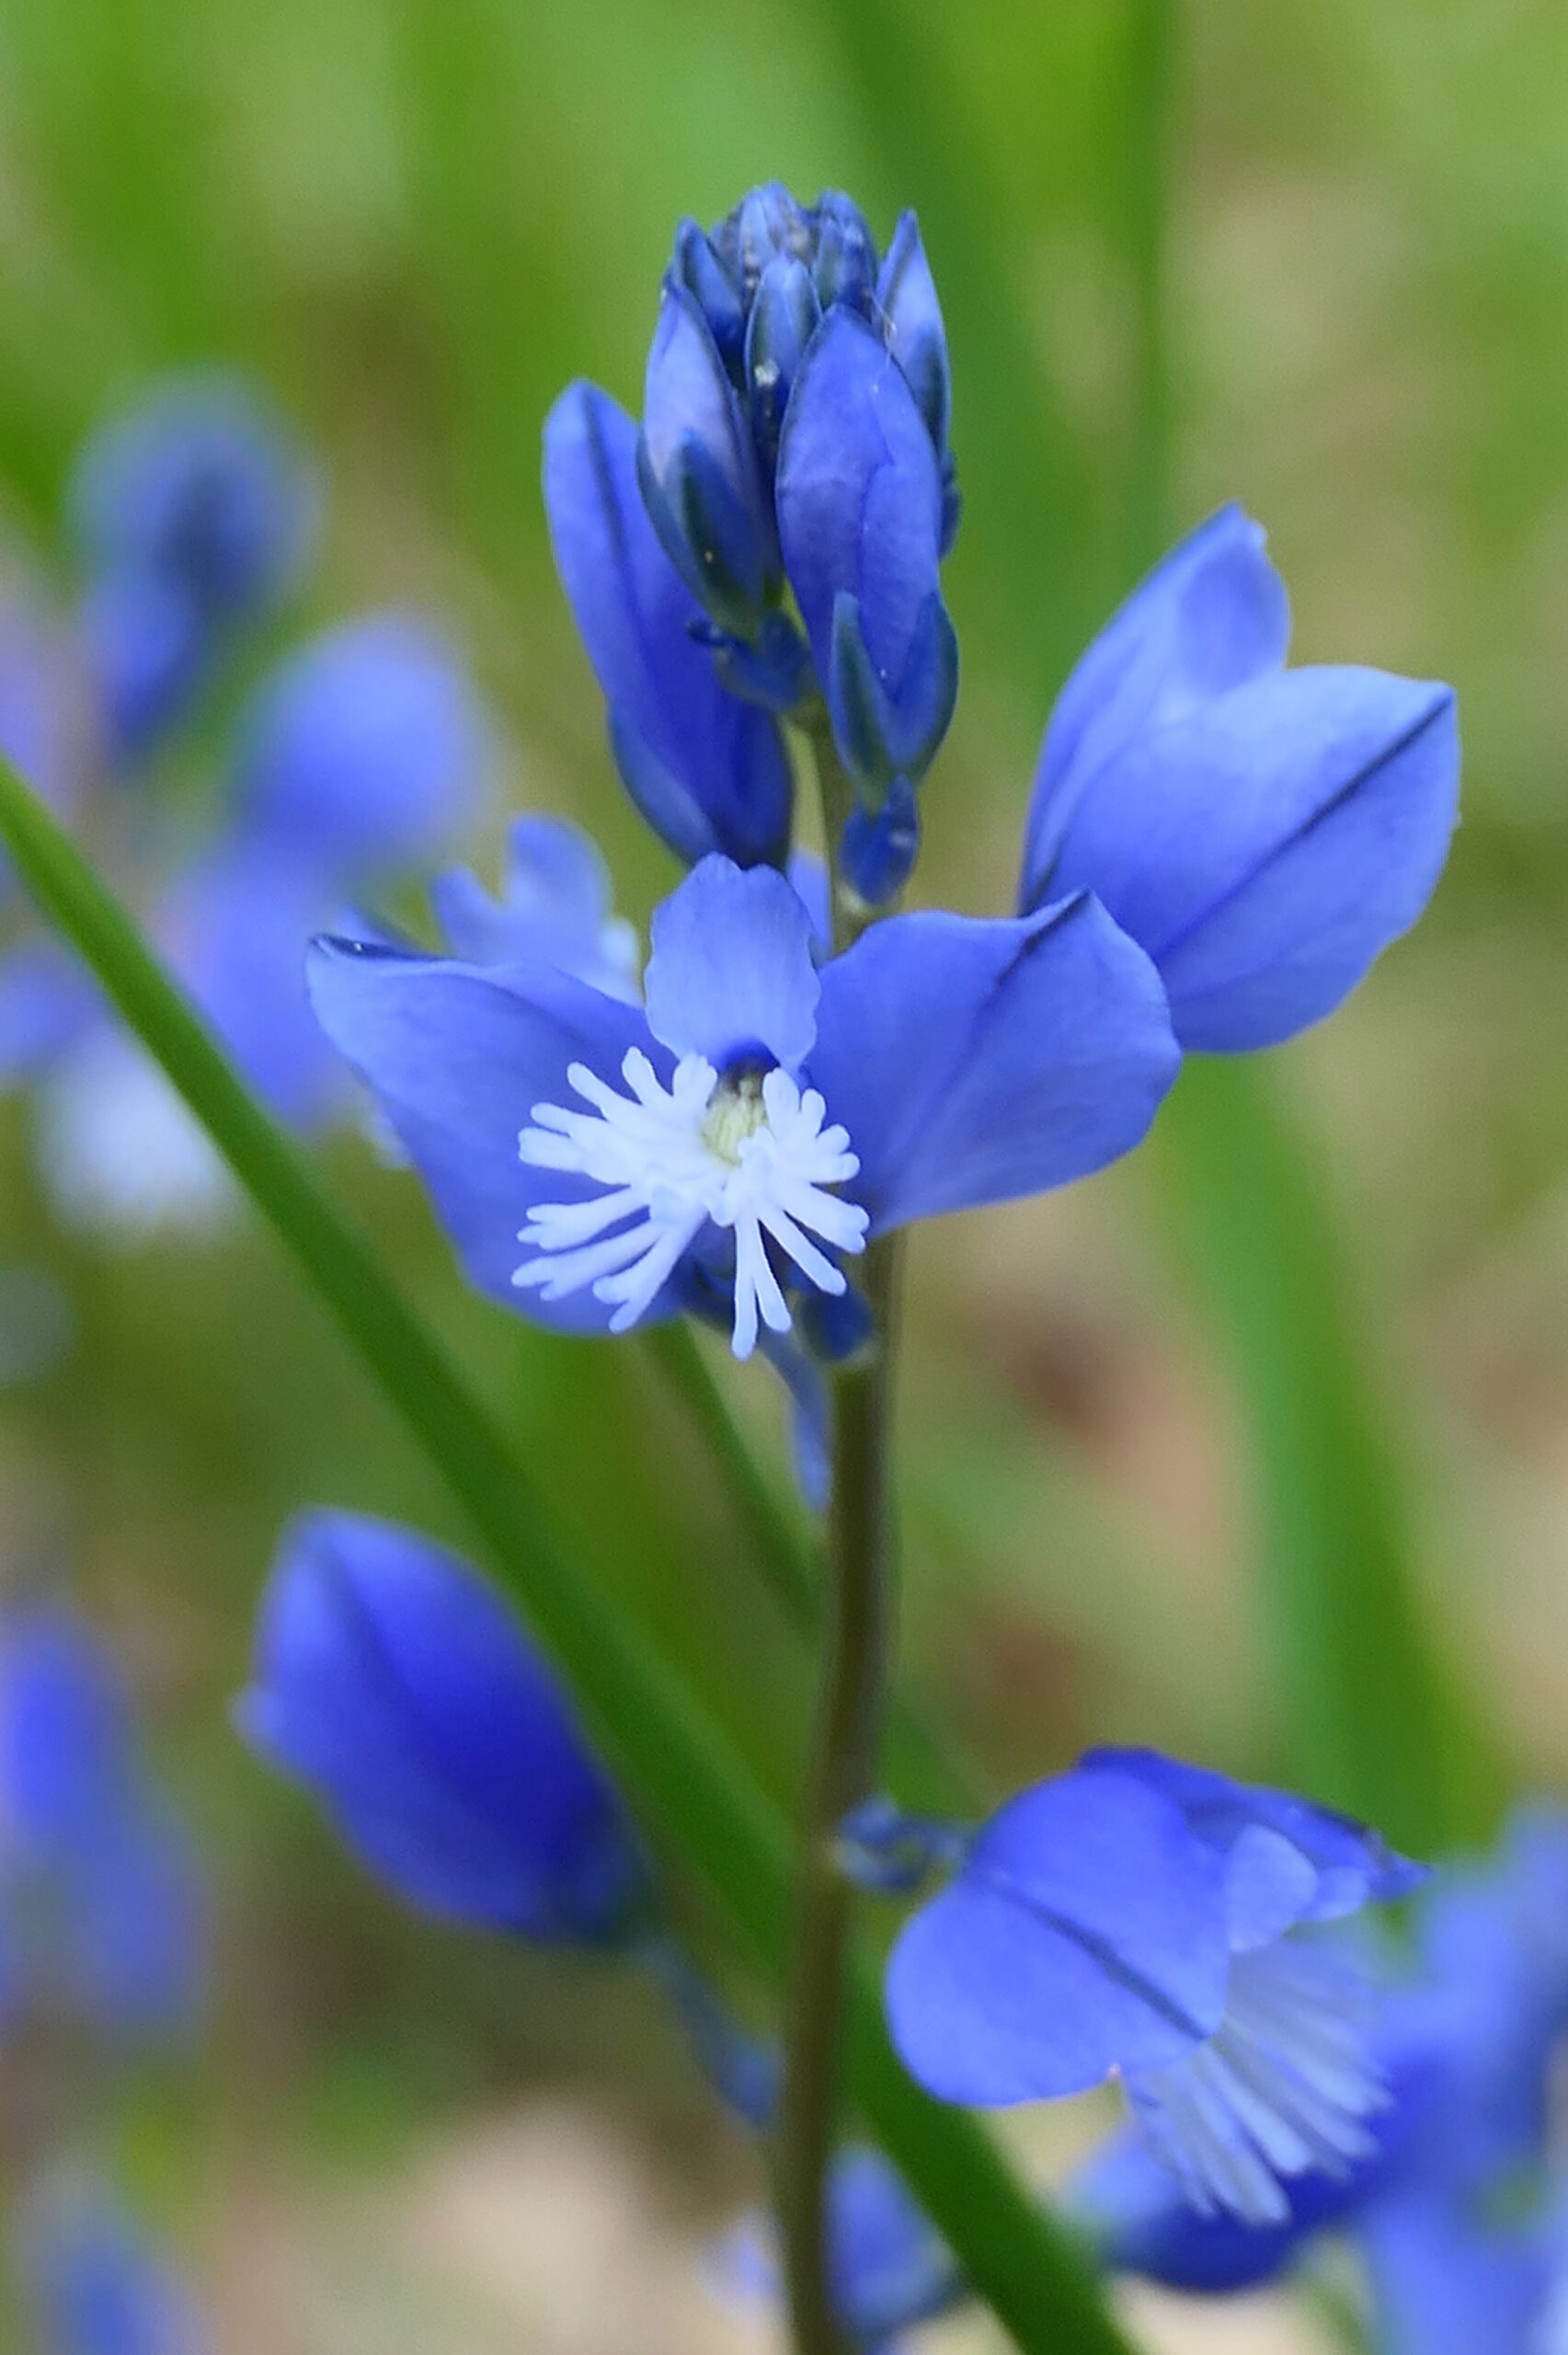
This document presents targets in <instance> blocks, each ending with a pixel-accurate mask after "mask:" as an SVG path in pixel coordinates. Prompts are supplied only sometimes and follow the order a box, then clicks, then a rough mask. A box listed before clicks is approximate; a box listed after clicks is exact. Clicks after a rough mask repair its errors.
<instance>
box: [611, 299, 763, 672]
mask: <svg viewBox="0 0 1568 2355" xmlns="http://www.w3.org/2000/svg"><path fill="white" fill-rule="evenodd" d="M637 479H638V481H639V483H640V484H641V487H642V493H643V499H644V502H645V504H646V505H647V511H648V519H649V521H650V522H651V523H652V524H653V527H654V530H655V531H656V532H657V533H658V537H659V540H660V543H661V544H662V546H663V548H664V551H665V554H666V555H667V556H668V557H669V558H670V562H671V564H673V566H674V567H675V569H676V570H677V572H679V573H680V575H681V579H682V580H684V581H685V583H686V586H687V587H688V589H690V590H691V592H692V595H693V596H694V597H695V598H696V599H697V601H698V603H700V604H701V605H702V606H703V607H704V610H705V611H706V612H707V613H709V614H710V615H712V616H713V618H714V620H715V621H716V622H717V623H718V624H719V626H721V627H722V628H724V629H727V630H731V631H733V632H734V634H735V635H736V636H737V637H738V638H753V637H754V636H755V635H756V632H757V630H758V628H759V626H760V625H761V617H762V610H763V607H764V605H765V603H766V602H767V600H768V597H769V594H770V592H771V588H772V584H773V579H774V577H775V576H776V572H777V567H778V555H777V548H776V544H775V541H774V534H773V521H772V517H771V514H770V512H769V511H768V508H767V506H766V505H765V503H764V497H763V490H762V485H761V477H760V476H759V473H758V467H757V457H756V452H755V449H754V447H753V444H752V439H751V434H750V429H749V427H748V425H747V422H746V419H745V417H744V416H743V414H742V412H741V408H740V404H739V401H738V398H737V396H736V391H735V387H734V385H732V384H731V383H730V380H729V378H728V377H727V375H726V373H725V368H724V362H723V361H722V360H721V359H720V357H719V351H718V347H717V345H716V344H715V341H714V339H713V335H712V332H711V331H710V329H709V327H708V323H707V321H706V319H705V318H704V316H703V314H702V311H701V310H700V309H699V308H698V305H697V304H696V302H695V301H694V300H693V298H692V295H690V294H689V293H687V291H686V289H685V288H684V287H683V286H681V285H679V284H677V283H676V282H675V281H673V280H671V281H666V285H665V289H664V298H663V301H662V304H661V305H660V308H659V315H658V327H657V329H656V330H655V334H654V339H653V349H652V350H651V351H650V353H649V354H648V365H647V384H646V386H645V388H644V396H643V423H642V431H641V434H640V436H639V437H638V442H637Z"/></svg>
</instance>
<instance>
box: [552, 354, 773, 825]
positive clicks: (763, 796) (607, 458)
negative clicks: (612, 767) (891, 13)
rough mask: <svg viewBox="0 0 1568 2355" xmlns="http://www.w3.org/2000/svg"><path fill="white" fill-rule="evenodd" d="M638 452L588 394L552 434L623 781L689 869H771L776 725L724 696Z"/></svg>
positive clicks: (575, 388) (555, 531) (568, 408)
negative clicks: (720, 856) (709, 861)
mask: <svg viewBox="0 0 1568 2355" xmlns="http://www.w3.org/2000/svg"><path fill="white" fill-rule="evenodd" d="M636 448H637V429H636V427H635V424H634V423H633V421H632V419H630V418H629V417H628V416H627V415H626V413H625V411H624V409H623V408H619V407H618V406H617V404H616V403H615V402H614V401H612V399H611V398H610V397H609V396H608V394H605V393H601V392H600V391H599V390H598V388H597V387H596V386H594V385H583V384H578V385H571V386H569V387H568V389H567V391H566V392H565V393H563V394H562V396H561V397H560V399H559V400H558V401H557V402H556V404H555V408H553V409H552V410H551V412H550V416H549V419H548V420H547V421H546V424H545V428H544V503H545V508H546V511H547V513H548V517H549V524H550V540H551V546H552V547H553V548H554V550H555V565H556V569H557V570H558V571H559V573H560V576H561V581H562V585H563V586H564V588H565V590H566V592H567V601H568V603H570V605H571V608H572V614H573V617H574V619H575V620H576V622H577V626H578V631H579V633H580V634H581V637H582V640H583V644H584V646H585V647H586V649H587V650H588V658H589V661H590V662H591V664H592V665H593V670H594V674H595V676H596V677H597V678H598V681H599V684H600V686H601V689H602V690H603V693H604V697H605V701H606V702H607V703H608V705H609V707H610V724H611V736H612V743H613V745H614V748H615V752H616V760H617V763H618V765H619V766H620V769H621V773H622V776H623V778H624V781H625V784H626V787H627V790H628V791H629V792H630V793H631V795H632V798H633V799H634V800H635V802H636V803H637V805H638V807H639V808H640V809H641V810H642V811H643V814H644V815H645V817H647V820H648V821H649V823H650V824H652V825H653V826H654V828H655V829H656V831H657V832H658V833H659V834H660V835H661V837H662V838H663V839H664V841H666V842H667V843H668V844H670V848H671V849H672V850H674V851H675V852H676V853H677V855H678V856H681V857H682V858H684V859H685V860H686V861H687V862H688V864H693V863H694V862H695V861H696V860H697V859H699V858H702V857H704V856H706V855H707V854H708V853H709V852H711V851H715V850H722V851H724V852H726V853H727V855H728V856H730V857H731V858H734V859H737V860H738V862H739V863H740V865H742V866H748V867H749V866H753V865H755V864H757V863H758V862H759V861H762V860H771V861H773V862H775V863H776V862H777V861H779V860H782V858H783V857H784V854H785V851H786V849H787V847H788V842H789V831H790V816H791V810H792V806H793V785H792V782H791V776H790V768H789V762H788V758H787V756H786V754H785V752H784V742H783V739H782V738H781V736H780V733H779V728H778V723H777V721H776V720H775V719H774V718H773V716H772V715H771V714H770V713H767V712H764V711H761V710H759V709H757V708H756V707H754V706H751V705H749V704H745V703H741V702H739V701H738V699H737V698H736V697H735V696H733V695H728V694H727V692H726V691H725V689H724V688H723V687H722V686H721V685H720V684H719V682H718V679H717V677H716V675H715V671H714V663H713V658H712V656H711V654H710V653H709V652H708V651H707V650H706V649H705V648H704V647H703V646H701V645H699V644H698V643H697V641H696V639H695V638H693V637H692V630H691V625H692V623H693V622H695V621H698V620H699V619H700V618H701V609H700V607H699V606H698V604H697V602H696V600H695V598H694V597H693V596H692V592H691V591H690V590H689V589H688V588H687V587H686V585H685V583H684V582H683V581H682V580H681V577H680V575H679V573H678V572H677V571H676V569H675V568H674V566H673V565H672V564H671V563H670V558H669V557H668V556H667V555H666V554H665V552H664V549H663V548H662V547H661V546H660V545H659V542H658V537H657V535H656V534H655V532H654V529H653V526H652V524H651V523H649V522H648V519H647V511H646V509H645V507H644V505H643V499H642V493H641V491H640V489H639V488H638V486H637V468H636Z"/></svg>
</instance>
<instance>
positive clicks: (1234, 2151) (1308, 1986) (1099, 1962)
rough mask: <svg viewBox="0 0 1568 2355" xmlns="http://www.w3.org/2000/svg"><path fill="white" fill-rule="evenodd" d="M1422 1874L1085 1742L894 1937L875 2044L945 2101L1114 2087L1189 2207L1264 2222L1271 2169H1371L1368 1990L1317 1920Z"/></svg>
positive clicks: (1201, 1776)
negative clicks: (886, 2037)
mask: <svg viewBox="0 0 1568 2355" xmlns="http://www.w3.org/2000/svg"><path fill="white" fill-rule="evenodd" d="M1419 1878H1420V1872H1419V1868H1418V1867H1414V1866H1412V1865H1409V1864H1407V1863H1405V1862H1404V1861H1403V1860H1402V1858H1399V1857H1396V1856H1394V1855H1391V1853H1390V1851H1389V1850H1388V1849H1387V1848H1386V1847H1385V1846H1384V1845H1383V1844H1382V1842H1381V1841H1380V1840H1379V1838H1378V1836H1377V1835H1376V1833H1374V1832H1368V1831H1365V1830H1364V1829H1363V1828H1362V1827H1361V1826H1360V1825H1358V1824H1354V1823H1351V1822H1350V1821H1347V1820H1346V1819H1345V1818H1344V1817H1342V1816H1337V1815H1333V1814H1330V1813H1328V1812H1327V1811H1325V1810H1324V1809H1320V1808H1315V1807H1312V1806H1310V1804H1309V1803H1308V1802H1307V1801H1305V1800H1301V1799H1296V1798H1290V1797H1288V1795H1286V1794H1285V1793H1283V1792H1276V1791H1268V1790H1256V1789H1253V1788H1250V1787H1248V1786H1244V1785H1241V1784H1237V1783H1232V1782H1230V1780H1229V1779H1228V1778H1227V1777H1226V1776H1224V1775H1214V1774H1209V1773H1207V1772H1206V1771H1204V1770H1202V1769H1199V1768H1196V1767H1189V1766H1184V1765H1181V1764H1178V1763H1176V1762H1174V1761H1172V1760H1168V1759H1164V1758H1161V1757H1159V1756H1157V1755H1156V1754H1155V1753H1153V1752H1148V1751H1095V1752H1090V1753H1089V1754H1088V1756H1086V1757H1085V1758H1084V1759H1083V1760H1082V1762H1081V1763H1080V1764H1079V1765H1078V1766H1077V1767H1076V1768H1075V1769H1074V1770H1073V1771H1072V1772H1071V1773H1070V1774H1067V1775H1060V1776H1059V1777H1058V1778H1057V1779H1056V1780H1054V1781H1052V1782H1047V1783H1042V1784H1040V1785H1038V1786H1036V1787H1035V1788H1034V1789H1032V1790H1029V1791H1025V1792H1024V1793H1023V1794H1022V1796H1021V1797H1019V1798H1015V1799H1013V1800H1012V1801H1011V1802H1010V1803H1009V1804H1008V1805H1007V1806H1006V1807H1004V1808H1003V1809H1001V1811H1000V1813H998V1814H997V1815H995V1816H993V1817H992V1818H991V1819H990V1821H989V1822H988V1823H987V1824H986V1825H985V1826H984V1827H983V1828H982V1829H981V1830H980V1832H978V1833H977V1834H976V1836H975V1839H974V1841H973V1843H972V1844H971V1845H970V1847H969V1850H968V1853H967V1857H966V1859H965V1862H964V1864H963V1865H962V1867H960V1869H959V1871H958V1873H957V1874H956V1877H955V1878H954V1879H953V1880H952V1881H951V1882H950V1883H949V1885H948V1886H947V1887H946V1888H945V1889H944V1890H943V1891H942V1892H941V1893H940V1894H939V1895H938V1896H936V1897H935V1898H933V1900H932V1901H930V1902H929V1903H928V1904H926V1905H925V1906H924V1907H922V1908H921V1911H920V1912H919V1913H916V1914H915V1915H914V1917H913V1918H912V1919H911V1920H910V1923H909V1924H907V1925H906V1927H905V1929H904V1931H903V1933H902V1935H901V1936H900V1937H899V1939H898V1945H897V1946H896V1947H895V1948H894V1951H893V1955H892V1959H891V1961H890V1963H889V1965H888V1970H887V2016H888V2021H889V2025H890V2028H891V2030H892V2034H893V2039H894V2041H895V2043H896V2044H897V2046H898V2050H899V2051H900V2053H901V2054H902V2056H903V2058H904V2061H905V2063H906V2065H907V2066H908V2067H909V2068H910V2071H911V2072H912V2074H914V2075H915V2076H916V2077H917V2078H918V2079H919V2080H920V2082H921V2084H922V2085H925V2086H926V2087H927V2088H928V2089H929V2090H930V2091H931V2092H933V2093H934V2094H936V2095H938V2096H939V2097H942V2098H943V2099H945V2100H948V2101H961V2102H970V2103H977V2104H979V2105H981V2106H984V2107H997V2106H1001V2105H1005V2104H1011V2103H1014V2102H1021V2101H1030V2100H1038V2099H1042V2098H1049V2097H1059V2096H1061V2095H1065V2094H1072V2093H1080V2092H1083V2091H1085V2090H1087V2089H1088V2088H1089V2087H1090V2086H1093V2085H1099V2084H1101V2083H1102V2082H1103V2081H1104V2079H1106V2078H1107V2077H1110V2076H1112V2075H1116V2076H1118V2077H1119V2078H1120V2080H1121V2082H1122V2084H1123V2086H1124V2087H1125V2090H1126V2093H1127V2099H1128V2102H1129V2104H1130V2106H1131V2108H1132V2110H1133V2114H1134V2116H1135V2117H1136V2119H1137V2120H1138V2122H1139V2126H1140V2127H1141V2128H1142V2130H1143V2132H1144V2134H1145V2136H1146V2137H1147V2139H1148V2141H1149V2142H1150V2145H1151V2146H1152V2148H1153V2149H1154V2150H1155V2152H1156V2153H1157V2154H1158V2155H1159V2157H1160V2158H1161V2159H1162V2161H1163V2162H1164V2164H1165V2165H1166V2166H1167V2167H1168V2168H1169V2169H1170V2170H1171V2172H1172V2174H1173V2176H1174V2177H1175V2178H1176V2179H1177V2181H1178V2182H1179V2184H1180V2186H1181V2188H1182V2190H1183V2191H1184V2193H1185V2196H1186V2198H1187V2200H1189V2201H1190V2203H1191V2204H1192V2205H1193V2206H1194V2207H1195V2208H1196V2209H1197V2210H1198V2211H1200V2212H1203V2213H1211V2212H1215V2211H1223V2212H1225V2213H1228V2214H1230V2215H1232V2216H1236V2217H1240V2218H1242V2219H1243V2220H1244V2221H1246V2222H1249V2223H1258V2224H1273V2223H1282V2222H1284V2221H1285V2219H1286V2217H1287V2215H1288V2200H1287V2197H1286V2194H1285V2193H1284V2191H1283V2190H1282V2188H1281V2182H1282V2179H1283V2180H1288V2179H1289V2178H1291V2177H1297V2176H1302V2175H1306V2174H1309V2173H1310V2172H1312V2171H1313V2170H1322V2171H1324V2172H1327V2173H1329V2174H1333V2173H1336V2172H1339V2173H1343V2172H1344V2171H1345V2169H1346V2168H1348V2167H1352V2166H1354V2165H1357V2164H1358V2163H1360V2162H1362V2161H1363V2160H1366V2159H1368V2157H1370V2156H1371V2154H1372V2153H1373V2152H1374V2150H1375V2148H1376V2144H1375V2142H1374V2140H1373V2136H1372V2132H1371V2128H1370V2124H1369V2121H1370V2120H1371V2119H1374V2118H1375V2117H1376V2115H1377V2113H1378V2112H1379V2110H1380V2109H1381V2108H1383V2107H1384V2106H1385V2103H1386V2100H1387V2094H1386V2090H1385V2087H1384V2085H1383V2082H1382V2079H1381V2076H1380V2074H1379V2069H1378V2066H1377V2063H1376V2061H1375V2059H1374V2056H1373V2053H1372V2051H1371V2049H1370V2046H1369V2044H1368V2038H1367V2034H1366V2028H1367V2023H1368V2015H1369V2012H1370V2009H1371V2005H1370V1990H1369V1987H1368V1984H1367V1982H1366V1980H1365V1976H1364V1974H1363V1972H1362V1971H1361V1970H1360V1969H1359V1968H1358V1966H1357V1964H1356V1959H1355V1957H1354V1955H1353V1953H1352V1952H1351V1951H1350V1950H1349V1949H1348V1948H1347V1947H1345V1945H1344V1944H1343V1943H1342V1942H1340V1941H1338V1940H1336V1939H1333V1938H1332V1937H1329V1936H1323V1935H1321V1931H1322V1925H1323V1924H1331V1923H1334V1922H1338V1921H1340V1920H1342V1919H1344V1918H1345V1917H1346V1916H1348V1915H1350V1914H1352V1913H1356V1912H1357V1911H1359V1910H1360V1908H1361V1907H1363V1906H1364V1905H1365V1904H1367V1903H1368V1901H1370V1900H1373V1899H1388V1898H1392V1897H1397V1896H1400V1895H1402V1894H1403V1893H1404V1892H1405V1891H1406V1890H1409V1889H1410V1888H1412V1887H1413V1885H1414V1883H1415V1882H1416V1881H1417V1880H1418V1879H1419Z"/></svg>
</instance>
